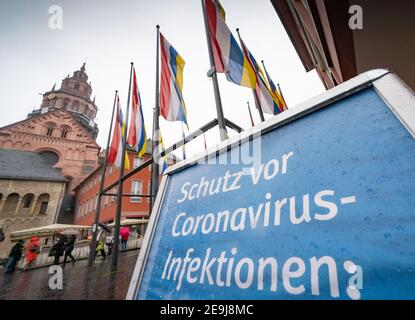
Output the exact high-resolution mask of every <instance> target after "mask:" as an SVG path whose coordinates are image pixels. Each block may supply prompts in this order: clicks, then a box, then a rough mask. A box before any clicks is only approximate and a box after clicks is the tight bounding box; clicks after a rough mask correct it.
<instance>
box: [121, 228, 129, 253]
mask: <svg viewBox="0 0 415 320" xmlns="http://www.w3.org/2000/svg"><path fill="white" fill-rule="evenodd" d="M120 235H121V251H126V250H127V243H128V238H129V237H130V229H129V228H128V227H122V228H121V229H120Z"/></svg>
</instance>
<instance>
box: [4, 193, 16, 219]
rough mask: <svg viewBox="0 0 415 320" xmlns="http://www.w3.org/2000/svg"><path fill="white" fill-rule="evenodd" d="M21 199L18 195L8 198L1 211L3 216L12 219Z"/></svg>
mask: <svg viewBox="0 0 415 320" xmlns="http://www.w3.org/2000/svg"><path fill="white" fill-rule="evenodd" d="M19 197H20V196H19V194H18V193H11V194H9V195H8V196H7V198H6V200H5V201H6V202H5V204H4V206H3V210H2V211H1V215H2V216H4V217H10V216H12V215H13V214H14V212H15V211H16V208H17V204H18V203H19Z"/></svg>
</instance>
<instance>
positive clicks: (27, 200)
mask: <svg viewBox="0 0 415 320" xmlns="http://www.w3.org/2000/svg"><path fill="white" fill-rule="evenodd" d="M34 198H35V195H34V194H33V193H28V194H26V195H25V196H24V197H23V209H30V208H31V207H32V204H33V199H34Z"/></svg>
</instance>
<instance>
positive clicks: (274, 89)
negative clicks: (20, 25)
mask: <svg viewBox="0 0 415 320" xmlns="http://www.w3.org/2000/svg"><path fill="white" fill-rule="evenodd" d="M264 71H265V74H266V76H267V79H268V82H269V86H270V88H271V91H272V92H273V93H274V94H275V96H276V97H277V99H278V102H279V105H280V106H281V108H282V110H281V111H285V110H288V108H287V104H286V103H285V100H284V97H283V96H282V93H281V91H280V90H279V87H278V88H277V87H276V86H275V84H274V81H272V79H271V77H270V75H269V74H268V71H267V69H266V68H264Z"/></svg>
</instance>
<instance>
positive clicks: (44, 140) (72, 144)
mask: <svg viewBox="0 0 415 320" xmlns="http://www.w3.org/2000/svg"><path fill="white" fill-rule="evenodd" d="M91 93H92V88H91V83H90V82H88V76H87V74H86V72H85V63H84V64H83V65H82V67H81V68H80V69H79V70H77V71H75V72H74V73H73V75H72V76H69V75H68V76H67V77H66V78H65V79H63V80H62V83H61V86H60V88H59V89H57V88H55V85H54V86H53V88H52V89H51V90H50V91H47V92H45V93H44V94H43V100H42V103H41V105H40V108H39V109H37V110H33V111H32V112H31V113H30V114H29V115H28V117H27V119H25V120H22V121H19V122H16V123H13V124H10V125H7V126H5V127H2V128H0V149H14V150H20V151H26V152H35V153H37V154H39V155H40V156H41V157H42V158H43V159H44V160H45V161H46V162H47V163H48V164H49V165H50V166H51V167H53V168H55V169H56V170H57V171H58V172H59V173H60V174H61V175H62V176H63V177H64V178H65V179H66V188H65V190H66V191H65V195H64V196H63V200H62V205H61V206H60V212H59V214H58V217H57V222H59V223H73V222H74V209H75V196H74V191H73V190H74V188H75V187H76V186H77V185H79V184H80V183H81V181H83V180H84V179H85V178H86V177H87V176H88V175H90V174H91V173H92V172H94V171H95V170H96V169H97V168H98V166H99V162H98V159H99V153H100V146H99V145H98V144H97V143H96V141H95V139H96V137H97V135H98V126H97V124H96V123H95V117H96V114H97V110H98V108H97V106H96V104H95V98H94V99H91ZM0 193H4V192H3V191H2V192H0ZM2 198H3V199H4V198H5V195H4V194H2Z"/></svg>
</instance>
